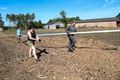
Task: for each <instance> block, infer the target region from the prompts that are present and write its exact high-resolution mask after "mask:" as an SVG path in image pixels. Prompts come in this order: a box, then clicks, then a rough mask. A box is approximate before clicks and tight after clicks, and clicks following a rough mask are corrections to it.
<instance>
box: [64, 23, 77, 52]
mask: <svg viewBox="0 0 120 80" xmlns="http://www.w3.org/2000/svg"><path fill="white" fill-rule="evenodd" d="M65 31H66V33H67V36H68V39H69V45H68V52H73V50H75V48H76V46H75V43H76V41H75V37H74V34H70V33H71V32H77V30H76V28H75V22H73V23H72V25H71V26H68V27H67V28H66V30H65Z"/></svg>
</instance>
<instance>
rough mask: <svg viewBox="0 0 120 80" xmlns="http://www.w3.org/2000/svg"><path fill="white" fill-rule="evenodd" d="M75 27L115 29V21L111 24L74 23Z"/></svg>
mask: <svg viewBox="0 0 120 80" xmlns="http://www.w3.org/2000/svg"><path fill="white" fill-rule="evenodd" d="M75 26H76V27H95V26H97V27H117V23H116V21H111V22H91V23H76V25H75Z"/></svg>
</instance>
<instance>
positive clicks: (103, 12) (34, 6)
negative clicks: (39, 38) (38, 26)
mask: <svg viewBox="0 0 120 80" xmlns="http://www.w3.org/2000/svg"><path fill="white" fill-rule="evenodd" d="M61 10H64V11H65V12H66V14H67V17H75V16H79V17H80V18H81V19H93V18H105V17H114V16H116V15H117V14H118V13H119V12H120V0H0V13H1V14H2V17H3V20H4V21H5V24H7V22H6V19H5V16H6V14H11V13H14V14H19V13H23V14H24V13H25V14H26V13H35V14H36V18H35V20H42V22H45V23H46V22H47V21H48V20H49V19H51V18H56V17H60V15H59V13H60V11H61Z"/></svg>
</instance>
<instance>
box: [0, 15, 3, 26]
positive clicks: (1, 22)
mask: <svg viewBox="0 0 120 80" xmlns="http://www.w3.org/2000/svg"><path fill="white" fill-rule="evenodd" d="M3 25H4V22H3V20H2V16H1V14H0V28H3Z"/></svg>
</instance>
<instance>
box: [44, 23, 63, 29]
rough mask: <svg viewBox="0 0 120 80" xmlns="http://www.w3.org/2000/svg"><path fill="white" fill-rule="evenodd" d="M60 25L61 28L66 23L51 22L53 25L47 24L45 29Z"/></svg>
mask: <svg viewBox="0 0 120 80" xmlns="http://www.w3.org/2000/svg"><path fill="white" fill-rule="evenodd" d="M57 25H60V28H62V27H64V24H63V23H61V22H58V23H55V24H51V25H45V26H44V28H45V29H56V26H57Z"/></svg>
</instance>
